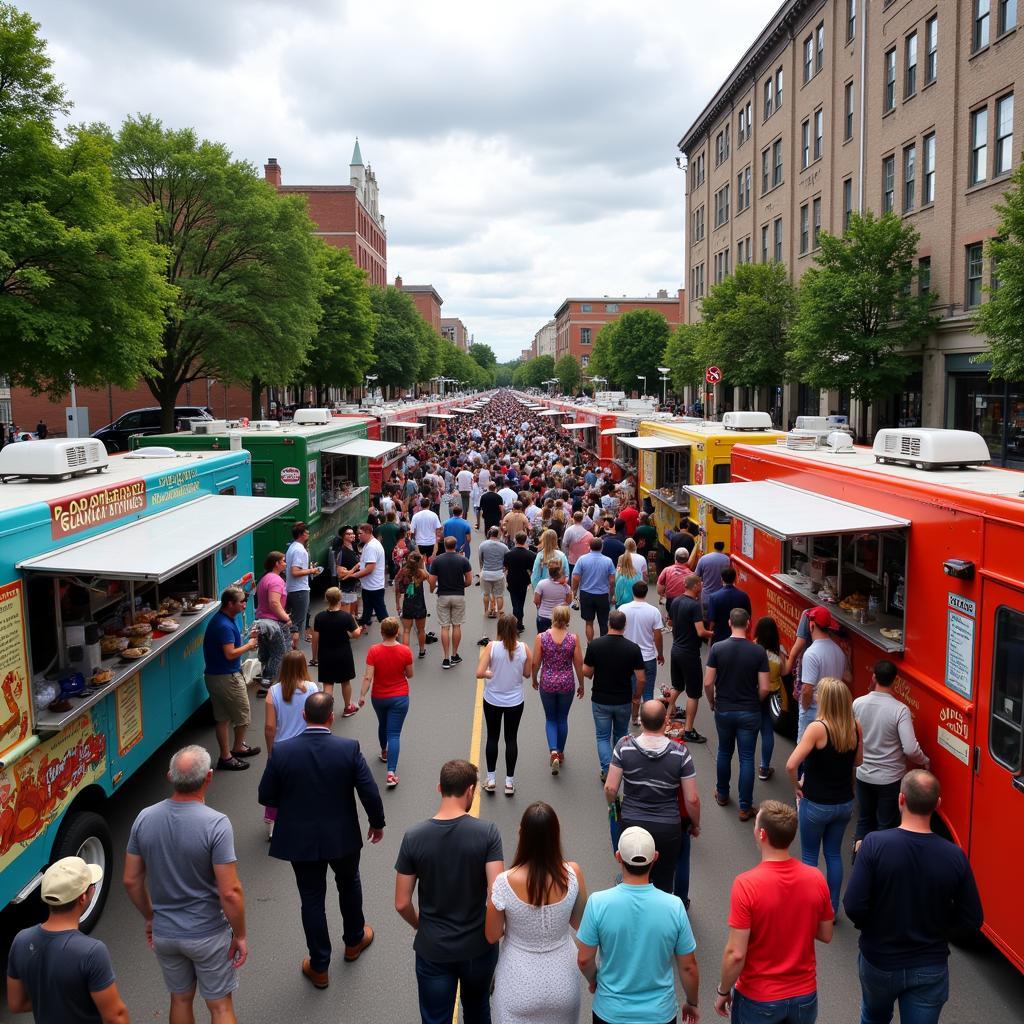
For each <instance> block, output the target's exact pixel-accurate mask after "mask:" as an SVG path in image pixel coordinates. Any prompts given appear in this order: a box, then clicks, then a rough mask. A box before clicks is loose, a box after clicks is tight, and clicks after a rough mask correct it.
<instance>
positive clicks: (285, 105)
mask: <svg viewBox="0 0 1024 1024" xmlns="http://www.w3.org/2000/svg"><path fill="white" fill-rule="evenodd" d="M23 6H24V7H25V8H26V9H27V10H28V11H29V13H31V14H32V15H33V17H35V18H36V19H37V20H39V21H40V22H41V24H42V31H43V35H44V37H46V38H47V39H48V41H49V44H50V52H51V54H52V56H53V58H54V61H55V70H56V73H57V75H58V77H59V78H60V79H61V80H62V81H63V82H65V83H66V85H67V87H68V92H69V95H70V98H71V99H72V100H73V101H74V103H75V109H74V111H73V119H74V120H76V121H94V120H99V121H105V122H106V123H108V124H111V125H114V126H116V125H117V124H119V123H120V122H121V120H122V119H123V118H124V117H125V116H127V115H129V114H132V113H136V112H146V113H152V114H154V115H155V116H157V117H159V118H161V119H162V120H163V121H164V122H165V123H166V124H168V125H173V126H175V127H183V126H193V127H195V128H196V130H197V131H198V132H199V133H200V134H201V135H202V136H204V137H207V138H211V139H216V140H218V141H221V142H224V143H225V144H227V145H228V146H229V147H230V148H231V150H232V151H233V152H234V153H235V154H236V155H237V156H239V157H243V158H245V159H247V160H250V161H251V162H252V163H254V164H255V165H256V166H257V167H262V164H263V162H264V161H265V159H266V157H268V156H276V157H277V159H278V160H279V162H280V163H281V166H282V168H283V173H284V180H285V182H286V183H289V184H329V183H336V182H345V181H347V180H348V160H349V157H350V154H351V150H352V141H353V138H354V137H355V136H356V135H358V136H359V137H360V144H361V147H362V152H363V156H364V159H366V160H367V161H368V162H369V163H371V164H372V165H373V167H374V170H375V171H376V173H377V178H378V182H379V184H380V187H381V209H382V210H383V212H384V214H385V216H386V218H387V226H388V271H389V275H390V276H391V277H392V278H393V277H394V276H395V274H396V273H400V274H401V275H402V277H403V279H404V280H405V281H406V282H407V283H423V284H425V283H431V284H433V285H434V287H435V288H436V289H437V290H438V292H439V293H440V294H441V296H442V297H443V299H444V310H443V311H444V313H445V314H446V315H449V316H459V317H461V318H462V320H463V321H464V322H465V323H466V325H467V326H468V328H469V329H470V330H471V331H472V332H473V333H474V334H475V336H476V338H477V340H478V341H485V342H488V343H489V344H491V345H492V346H493V347H494V349H495V351H497V352H498V354H499V357H500V358H503V359H504V358H510V357H512V356H515V355H518V353H519V351H520V349H522V348H523V347H525V346H526V345H527V344H529V342H530V340H531V339H532V337H533V334H534V333H535V331H536V330H537V329H538V328H539V327H540V326H541V325H542V324H543V323H544V322H545V321H546V320H548V319H549V318H550V317H551V316H552V315H553V313H554V311H555V309H557V307H558V305H559V304H560V303H561V301H562V300H563V299H564V298H565V297H566V296H567V295H572V294H583V293H586V294H596V295H604V294H606V293H607V294H609V295H621V294H623V293H626V294H641V295H642V294H654V293H655V292H656V291H657V289H659V288H668V289H669V291H670V292H672V291H674V289H675V288H676V287H678V286H679V285H680V284H681V283H682V277H683V240H682V195H681V186H682V176H681V175H680V174H679V172H678V171H677V169H676V167H675V161H674V157H675V156H676V149H675V146H676V142H677V141H678V139H679V138H680V136H681V135H682V133H683V131H684V130H685V129H686V128H687V127H688V125H689V124H690V122H691V121H692V120H693V118H694V117H695V116H696V115H697V114H698V113H699V112H700V110H701V109H703V107H704V105H705V104H706V103H707V101H708V99H709V98H710V96H711V94H712V92H713V90H714V89H715V88H716V87H717V86H718V84H719V83H720V82H721V81H722V79H723V78H724V77H725V75H726V74H727V73H728V71H729V69H730V68H731V67H732V65H733V63H734V62H735V60H736V59H737V58H738V57H739V56H740V54H741V53H742V51H743V49H744V48H745V47H746V46H747V45H748V44H749V43H750V41H751V39H752V38H753V35H754V33H755V32H756V31H758V30H759V29H760V27H761V26H762V25H763V23H764V22H765V21H766V20H767V18H768V17H769V16H770V14H771V9H770V7H769V6H768V5H766V4H765V3H764V2H763V0H732V2H731V3H730V5H729V10H728V17H724V16H723V12H722V11H721V9H716V8H715V7H714V6H713V5H702V4H697V3H695V2H693V0H684V2H682V3H680V2H679V0H675V2H672V0H648V2H646V3H643V4H632V5H623V4H619V3H613V2H611V0H592V2H585V0H547V2H544V0H521V2H519V3H517V4H515V5H491V4H481V3H479V2H475V3H474V2H470V0H434V2H432V3H424V2H420V3H411V2H409V0H377V2H375V3H370V4H366V3H358V4H355V3H348V2H346V0H294V2H293V3H291V4H287V5H286V4H284V3H281V2H274V0H245V2H243V0H214V2H210V0H203V2H200V0H178V2H177V3H176V4H174V5H171V6H170V7H168V6H166V5H162V6H161V5H155V6H154V5H140V4H138V3H136V2H129V0H94V2H89V3H83V2H82V0H27V2H23ZM736 25H745V26H749V31H745V32H744V33H743V34H742V35H740V36H739V37H737V34H736V31H735V26H736Z"/></svg>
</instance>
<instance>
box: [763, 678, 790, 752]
mask: <svg viewBox="0 0 1024 1024" xmlns="http://www.w3.org/2000/svg"><path fill="white" fill-rule="evenodd" d="M782 686H783V689H784V690H785V691H786V701H785V706H783V700H782V691H781V690H776V691H774V692H773V693H771V694H769V695H768V712H769V714H770V715H771V719H772V725H774V726H775V731H776V732H777V733H778V734H779V735H780V736H785V737H787V738H788V739H791V740H795V739H796V726H797V710H796V699H795V698H794V697H793V684H792V683H791V682H787V681H786V679H783V680H782Z"/></svg>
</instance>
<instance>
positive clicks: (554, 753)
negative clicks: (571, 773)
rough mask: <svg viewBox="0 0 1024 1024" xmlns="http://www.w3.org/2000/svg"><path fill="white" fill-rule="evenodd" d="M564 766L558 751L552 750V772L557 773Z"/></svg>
mask: <svg viewBox="0 0 1024 1024" xmlns="http://www.w3.org/2000/svg"><path fill="white" fill-rule="evenodd" d="M561 767H562V762H561V761H560V760H559V758H558V752H557V751H555V750H552V751H551V774H552V775H557V774H558V772H559V771H560V769H561Z"/></svg>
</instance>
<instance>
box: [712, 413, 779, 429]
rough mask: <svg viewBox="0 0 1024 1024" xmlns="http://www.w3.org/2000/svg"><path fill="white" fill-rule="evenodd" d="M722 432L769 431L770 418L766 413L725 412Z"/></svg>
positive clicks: (770, 427) (770, 426)
mask: <svg viewBox="0 0 1024 1024" xmlns="http://www.w3.org/2000/svg"><path fill="white" fill-rule="evenodd" d="M722 428H723V429H724V430H771V429H772V418H771V416H769V415H768V413H766V412H727V413H726V414H725V415H724V416H723V417H722Z"/></svg>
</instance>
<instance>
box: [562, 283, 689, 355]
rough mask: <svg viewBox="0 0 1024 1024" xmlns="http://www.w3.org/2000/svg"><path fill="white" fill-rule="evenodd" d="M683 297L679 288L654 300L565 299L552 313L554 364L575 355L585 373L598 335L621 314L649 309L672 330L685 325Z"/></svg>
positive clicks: (648, 297) (663, 290) (659, 295)
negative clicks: (661, 317) (666, 322)
mask: <svg viewBox="0 0 1024 1024" xmlns="http://www.w3.org/2000/svg"><path fill="white" fill-rule="evenodd" d="M685 303H686V293H685V291H684V290H683V289H682V288H680V289H679V291H678V293H677V294H676V295H672V296H670V295H669V294H668V292H667V291H666V290H665V289H664V288H663V289H661V291H659V292H658V294H657V295H656V296H654V297H653V298H651V297H650V296H640V297H635V296H633V297H627V296H625V295H624V296H622V298H614V297H612V296H610V295H603V296H601V298H592V299H588V298H578V299H577V298H569V299H566V300H565V301H564V302H563V303H562V304H561V305H560V306H559V307H558V310H557V312H556V313H555V320H554V324H555V329H554V335H555V349H554V352H553V353H552V354H553V355H554V357H555V361H556V362H557V361H558V360H559V359H561V358H562V356H564V355H565V354H566V353H567V352H568V353H569V354H571V355H574V356H575V357H576V358H577V359H578V360H579V361H580V365H581V366H582V367H583V368H584V369H586V368H587V364H588V363H589V362H590V353H591V351H592V350H593V346H594V341H595V339H596V338H597V332H598V331H599V330H601V328H602V327H603V326H604V325H605V324H606V323H608V322H609V321H611V320H615V319H616V318H617V317H619V316H621V315H622V314H623V313H631V312H633V311H634V310H637V309H651V310H654V312H656V313H661V314H662V315H663V316H664V317H665V319H666V320H667V321H668V322H669V326H671V327H675V326H677V325H678V324H681V323H683V322H684V320H683V315H684V313H685V308H686V307H685ZM542 330H543V328H542Z"/></svg>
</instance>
